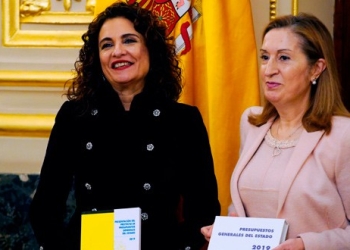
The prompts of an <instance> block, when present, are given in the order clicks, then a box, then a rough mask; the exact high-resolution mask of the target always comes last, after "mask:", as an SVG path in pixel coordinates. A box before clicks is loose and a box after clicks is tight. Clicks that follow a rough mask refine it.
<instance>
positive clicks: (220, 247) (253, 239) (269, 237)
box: [208, 216, 288, 250]
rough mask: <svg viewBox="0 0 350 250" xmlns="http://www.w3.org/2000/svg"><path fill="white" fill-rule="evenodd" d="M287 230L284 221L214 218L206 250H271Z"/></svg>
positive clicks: (250, 218)
mask: <svg viewBox="0 0 350 250" xmlns="http://www.w3.org/2000/svg"><path fill="white" fill-rule="evenodd" d="M287 230H288V224H287V222H286V220H285V219H274V218H273V219H270V218H253V217H232V216H216V218H215V222H214V226H213V231H212V235H211V238H210V241H209V246H208V250H235V249H237V250H272V249H273V248H274V247H276V246H278V245H279V244H280V243H282V242H283V241H285V239H286V235H287Z"/></svg>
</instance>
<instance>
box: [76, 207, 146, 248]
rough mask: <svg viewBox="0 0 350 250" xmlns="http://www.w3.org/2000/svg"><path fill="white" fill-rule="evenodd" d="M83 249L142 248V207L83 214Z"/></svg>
mask: <svg viewBox="0 0 350 250" xmlns="http://www.w3.org/2000/svg"><path fill="white" fill-rule="evenodd" d="M80 249H81V250H96V249H98V250H141V209H140V208H138V207H135V208H121V209H114V210H108V211H89V212H84V213H83V214H82V224H81V245H80Z"/></svg>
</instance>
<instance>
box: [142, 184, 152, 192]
mask: <svg viewBox="0 0 350 250" xmlns="http://www.w3.org/2000/svg"><path fill="white" fill-rule="evenodd" d="M143 188H144V189H145V190H146V191H148V190H150V189H151V184H149V183H145V184H143Z"/></svg>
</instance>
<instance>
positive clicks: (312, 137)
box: [277, 130, 324, 215]
mask: <svg viewBox="0 0 350 250" xmlns="http://www.w3.org/2000/svg"><path fill="white" fill-rule="evenodd" d="M323 134H324V131H316V132H311V133H308V132H307V131H306V130H303V132H302V133H301V135H300V138H299V141H298V143H297V145H296V146H295V149H294V152H293V154H292V156H291V158H290V160H289V162H288V165H287V167H286V171H285V172H284V174H283V177H282V180H281V186H280V189H279V195H278V208H277V215H278V214H279V213H280V212H281V209H282V206H283V204H284V202H285V200H286V197H287V194H288V191H289V189H290V187H291V185H292V184H293V181H294V179H295V178H296V176H297V174H298V172H299V171H300V169H301V168H302V167H303V165H304V162H305V161H306V159H307V157H308V156H309V155H310V154H311V153H312V151H313V150H314V148H315V147H316V145H317V143H318V141H319V140H320V139H321V137H322V135H323Z"/></svg>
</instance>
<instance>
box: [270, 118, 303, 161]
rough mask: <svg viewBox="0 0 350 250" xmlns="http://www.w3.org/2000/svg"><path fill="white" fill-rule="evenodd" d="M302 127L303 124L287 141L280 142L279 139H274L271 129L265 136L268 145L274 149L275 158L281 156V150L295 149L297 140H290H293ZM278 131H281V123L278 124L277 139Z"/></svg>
mask: <svg viewBox="0 0 350 250" xmlns="http://www.w3.org/2000/svg"><path fill="white" fill-rule="evenodd" d="M301 126H302V124H300V125H299V126H298V127H297V128H296V129H295V130H294V131H293V132H292V133H290V134H289V135H288V137H287V139H286V140H278V139H277V138H274V137H273V136H272V134H271V130H270V129H269V131H267V133H266V135H265V141H266V143H267V145H269V146H270V147H272V148H273V151H272V156H273V157H274V156H277V155H279V154H281V152H282V150H281V149H284V148H291V147H295V145H296V144H297V141H298V140H297V139H295V140H290V139H289V138H291V137H292V136H293V135H294V134H295V133H296V132H297V131H298V130H299V129H300V128H301ZM278 131H279V123H278V124H277V137H278Z"/></svg>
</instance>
